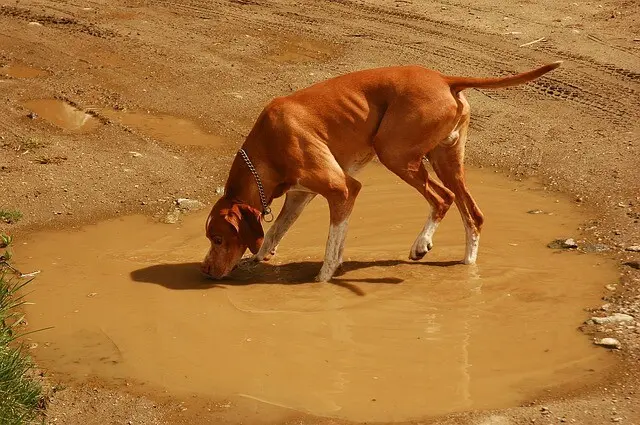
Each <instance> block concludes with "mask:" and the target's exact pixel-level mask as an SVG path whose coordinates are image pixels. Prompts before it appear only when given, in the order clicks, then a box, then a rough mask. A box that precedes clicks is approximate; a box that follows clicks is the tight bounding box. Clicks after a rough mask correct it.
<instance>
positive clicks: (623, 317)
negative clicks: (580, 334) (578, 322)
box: [591, 313, 633, 325]
mask: <svg viewBox="0 0 640 425" xmlns="http://www.w3.org/2000/svg"><path fill="white" fill-rule="evenodd" d="M591 320H593V321H594V323H597V324H598V325H604V324H607V323H625V322H632V321H633V316H631V315H629V314H624V313H615V314H612V315H611V316H607V317H592V318H591Z"/></svg>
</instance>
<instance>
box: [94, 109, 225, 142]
mask: <svg viewBox="0 0 640 425" xmlns="http://www.w3.org/2000/svg"><path fill="white" fill-rule="evenodd" d="M101 113H102V114H104V115H105V116H107V117H109V118H111V119H113V120H115V121H118V122H119V123H120V124H122V125H126V126H129V127H133V128H135V129H136V130H138V131H140V132H142V133H145V134H146V135H148V136H150V137H153V138H154V139H157V140H161V141H163V142H166V143H175V144H179V145H186V146H219V145H221V144H222V143H223V139H221V138H220V137H218V136H216V135H214V134H211V133H209V132H208V131H206V130H204V129H203V128H201V127H200V126H199V125H198V124H196V123H195V122H193V121H190V120H188V119H185V118H180V117H174V116H172V115H168V114H151V113H147V112H141V111H114V110H102V111H101Z"/></svg>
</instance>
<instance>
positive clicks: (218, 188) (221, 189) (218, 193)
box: [216, 186, 224, 195]
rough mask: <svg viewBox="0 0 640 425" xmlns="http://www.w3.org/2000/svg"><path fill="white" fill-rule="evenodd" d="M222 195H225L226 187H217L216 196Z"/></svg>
mask: <svg viewBox="0 0 640 425" xmlns="http://www.w3.org/2000/svg"><path fill="white" fill-rule="evenodd" d="M222 194H224V187H222V186H218V187H216V195H222Z"/></svg>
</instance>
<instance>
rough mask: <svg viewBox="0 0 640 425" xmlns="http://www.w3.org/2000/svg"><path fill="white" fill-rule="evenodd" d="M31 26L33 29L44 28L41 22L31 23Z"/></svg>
mask: <svg viewBox="0 0 640 425" xmlns="http://www.w3.org/2000/svg"><path fill="white" fill-rule="evenodd" d="M29 25H31V26H33V27H41V26H42V24H41V23H40V22H35V21H33V22H29Z"/></svg>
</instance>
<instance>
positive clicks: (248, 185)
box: [224, 151, 275, 212]
mask: <svg viewBox="0 0 640 425" xmlns="http://www.w3.org/2000/svg"><path fill="white" fill-rule="evenodd" d="M248 155H249V157H250V160H251V163H252V165H253V167H254V168H255V170H256V172H257V173H258V176H259V177H260V181H261V183H262V187H263V191H264V196H265V200H266V202H267V205H269V204H270V203H271V199H272V194H273V190H274V187H275V185H274V184H273V182H272V181H271V179H269V178H266V177H267V175H268V166H267V164H265V163H263V162H261V161H260V160H259V158H260V156H259V155H255V156H253V157H252V156H251V151H249V152H248ZM224 196H225V197H227V198H228V199H232V200H234V201H235V202H239V203H243V204H247V205H249V206H250V207H253V208H255V209H257V210H258V211H260V212H263V210H264V206H263V205H262V200H261V199H260V191H259V190H258V183H257V182H256V178H255V176H254V175H253V174H252V173H251V170H250V169H249V166H248V165H247V163H246V162H245V160H244V159H243V158H242V157H241V156H240V154H238V155H236V158H235V159H234V161H233V164H232V165H231V170H230V171H229V178H228V179H227V183H226V185H225V194H224Z"/></svg>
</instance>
